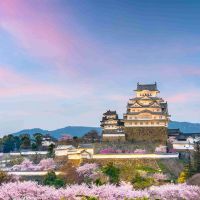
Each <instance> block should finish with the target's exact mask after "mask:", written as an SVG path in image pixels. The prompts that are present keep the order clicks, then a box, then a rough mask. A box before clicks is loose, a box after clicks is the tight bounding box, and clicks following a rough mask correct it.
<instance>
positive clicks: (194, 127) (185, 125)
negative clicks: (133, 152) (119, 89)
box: [14, 121, 200, 138]
mask: <svg viewBox="0 0 200 200" xmlns="http://www.w3.org/2000/svg"><path fill="white" fill-rule="evenodd" d="M169 128H180V129H181V131H182V132H183V133H200V123H190V122H177V121H171V122H170V124H169ZM91 130H96V131H97V132H98V133H99V134H100V133H101V128H100V127H87V126H67V127H64V128H60V129H56V130H52V131H48V130H43V129H39V128H33V129H25V130H22V131H19V132H17V133H14V135H20V134H25V133H28V134H30V135H33V134H34V133H42V134H50V135H51V136H53V137H54V138H59V137H60V136H61V135H63V134H70V135H72V136H78V137H80V136H83V135H84V134H85V133H87V132H89V131H91Z"/></svg>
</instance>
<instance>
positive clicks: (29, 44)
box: [0, 0, 77, 74]
mask: <svg viewBox="0 0 200 200" xmlns="http://www.w3.org/2000/svg"><path fill="white" fill-rule="evenodd" d="M43 3H44V2H43ZM39 5H41V2H39V1H38V2H37V3H35V2H34V3H33V2H32V4H31V1H21V0H19V1H17V0H6V1H1V2H0V12H1V14H0V16H1V17H0V27H1V28H2V29H4V30H5V31H7V32H8V33H9V34H10V35H11V36H13V38H14V39H15V40H16V41H17V43H18V45H19V46H21V47H22V48H24V49H25V50H26V51H27V52H28V53H29V54H30V55H31V56H32V57H37V58H39V59H41V60H42V61H45V62H47V63H49V64H50V65H53V66H54V67H55V68H56V69H57V70H58V71H61V72H65V73H66V72H67V73H69V74H74V73H75V68H74V67H71V65H67V63H68V60H69V58H71V56H72V54H73V48H74V44H73V45H72V43H73V42H74V41H77V38H76V39H75V38H74V35H73V34H72V33H71V32H70V28H69V29H68V30H67V31H65V30H63V28H62V27H61V26H60V25H58V24H59V22H58V20H57V19H56V17H55V16H53V14H52V13H51V11H49V10H48V9H45V7H42V6H41V8H40V9H39V10H38V9H37V6H39ZM44 5H45V3H44ZM46 6H47V5H46ZM65 15H68V14H67V13H65ZM66 17H67V16H66ZM50 65H49V66H50Z"/></svg>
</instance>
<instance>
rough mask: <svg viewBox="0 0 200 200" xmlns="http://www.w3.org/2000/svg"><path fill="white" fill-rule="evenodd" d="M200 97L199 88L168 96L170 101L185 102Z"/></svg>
mask: <svg viewBox="0 0 200 200" xmlns="http://www.w3.org/2000/svg"><path fill="white" fill-rule="evenodd" d="M199 99H200V92H199V91H198V90H192V91H186V92H182V93H178V94H175V95H173V96H171V97H168V98H167V100H168V101H169V103H185V102H192V101H196V100H199Z"/></svg>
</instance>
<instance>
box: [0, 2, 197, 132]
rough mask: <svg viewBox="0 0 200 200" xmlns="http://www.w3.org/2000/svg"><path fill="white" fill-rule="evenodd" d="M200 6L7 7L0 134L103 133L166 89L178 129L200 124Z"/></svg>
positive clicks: (1, 44)
mask: <svg viewBox="0 0 200 200" xmlns="http://www.w3.org/2000/svg"><path fill="white" fill-rule="evenodd" d="M199 9H200V1H194V0H191V1H185V0H168V1H160V0H150V1H147V0H109V1H108V0H81V1H80V0H67V1H66V0H42V1H41V0H4V1H0V134H5V133H12V132H16V131H18V130H21V129H26V128H36V127H39V128H43V129H48V130H53V129H57V128H60V127H65V126H68V125H76V126H79V125H80V126H99V124H100V119H101V117H102V113H103V112H105V111H106V110H108V109H111V110H117V112H118V114H119V116H120V117H122V116H123V113H125V112H126V104H127V101H128V99H129V98H131V97H133V96H134V91H133V90H134V89H136V85H137V82H140V83H154V82H155V81H156V82H157V84H158V88H159V90H160V91H161V93H160V97H163V98H164V99H165V100H166V101H167V102H168V106H169V113H170V114H171V119H172V120H176V121H188V122H200V24H199V21H200V12H199Z"/></svg>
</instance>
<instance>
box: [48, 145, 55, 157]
mask: <svg viewBox="0 0 200 200" xmlns="http://www.w3.org/2000/svg"><path fill="white" fill-rule="evenodd" d="M54 148H55V145H54V144H50V145H49V147H48V154H47V156H48V157H49V158H54V157H55V151H54Z"/></svg>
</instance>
